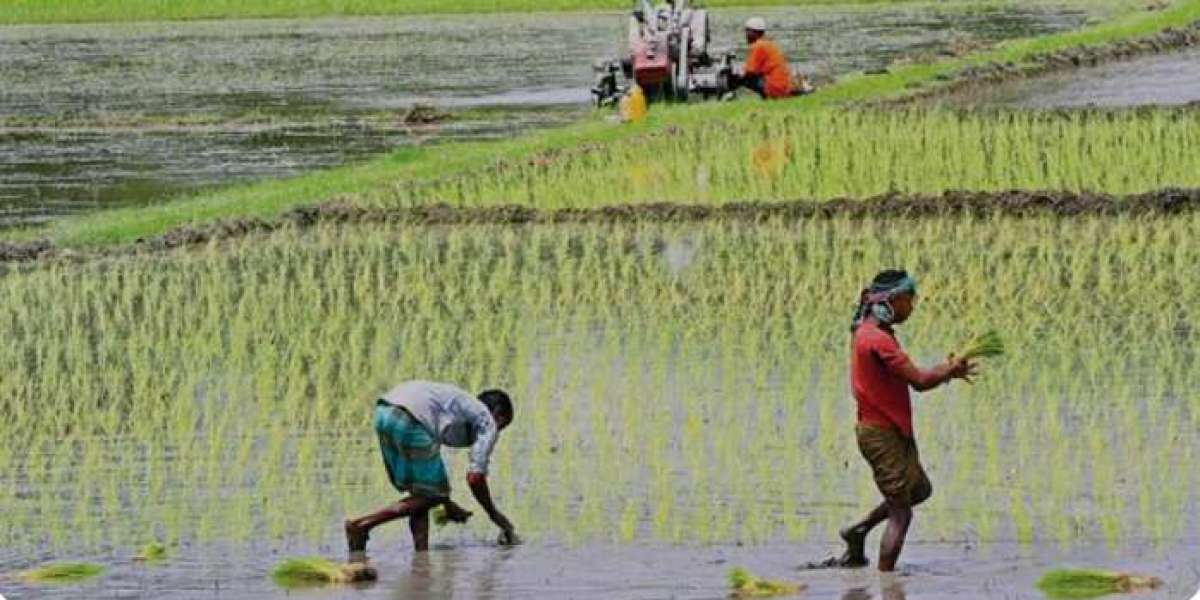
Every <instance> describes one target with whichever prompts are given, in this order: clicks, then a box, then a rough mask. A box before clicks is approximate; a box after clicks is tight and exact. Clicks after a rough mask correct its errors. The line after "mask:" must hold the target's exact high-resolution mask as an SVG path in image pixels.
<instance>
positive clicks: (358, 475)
mask: <svg viewBox="0 0 1200 600" xmlns="http://www.w3.org/2000/svg"><path fill="white" fill-rule="evenodd" d="M1198 232H1200V220H1198V219H1197V218H1196V217H1194V216H1187V217H1175V218H1171V219H1157V218H1155V219H1152V218H1145V219H1127V218H1090V217H1089V218H1078V219H1073V220H1060V219H1053V218H1039V219H1010V218H990V219H981V220H970V219H951V218H944V219H925V220H919V221H911V222H908V223H906V224H905V227H904V228H899V229H898V228H896V227H894V224H893V223H891V222H887V221H872V220H866V221H849V220H833V221H811V222H800V223H768V224H762V225H757V226H750V225H737V224H699V225H690V226H658V225H651V224H645V225H630V226H612V227H609V226H596V227H534V228H511V229H509V228H494V227H479V228H475V227H470V228H463V229H462V230H456V231H452V232H430V231H407V232H395V231H389V230H386V229H381V228H370V227H368V228H358V229H353V230H347V231H338V230H332V229H330V230H319V231H317V232H315V233H312V234H311V235H298V234H294V233H281V234H278V235H276V236H273V237H271V238H270V239H267V240H256V241H254V242H247V243H245V244H235V245H233V246H232V247H214V248H211V249H208V250H203V251H198V252H193V253H185V254H177V255H172V256H166V257H159V258H151V259H137V260H126V261H121V262H98V263H92V264H86V265H47V266H43V267H39V268H36V269H33V270H31V271H27V272H23V273H13V274H9V275H7V276H6V277H5V278H4V279H3V280H0V300H2V301H3V302H4V305H5V306H7V307H10V310H9V311H8V314H7V316H6V317H4V318H0V335H3V336H4V338H5V339H7V340H10V341H11V343H9V344H6V345H5V346H4V347H3V348H0V372H3V373H5V374H6V375H5V377H4V378H3V379H2V380H0V386H2V387H3V393H4V395H5V398H6V399H7V401H6V402H5V403H4V404H3V405H2V408H0V413H2V416H3V418H2V419H0V434H2V435H4V436H5V438H6V439H8V440H12V442H13V443H12V444H10V445H9V447H8V449H6V451H5V454H4V458H3V459H2V461H0V466H2V467H3V470H0V482H2V483H3V485H0V510H2V511H3V512H4V514H5V515H6V522H7V523H10V526H9V527H8V528H5V529H4V530H0V538H2V541H3V542H4V543H5V544H7V545H6V547H14V548H43V547H50V548H55V549H66V548H68V547H70V548H72V549H78V548H88V547H90V548H99V547H104V546H105V545H112V544H125V545H134V544H137V543H140V542H141V541H143V540H144V539H145V538H144V536H145V535H147V532H152V533H153V534H154V535H156V536H157V537H159V538H160V539H162V540H164V541H165V542H167V543H175V542H178V541H181V540H234V541H247V542H248V541H250V540H251V539H254V538H261V537H266V538H268V539H277V540H288V539H297V538H298V539H305V540H313V541H322V542H324V541H330V540H334V541H336V540H337V527H336V525H337V523H339V522H340V518H341V517H342V516H343V515H345V514H346V513H353V512H358V511H361V510H363V509H366V508H368V507H372V506H374V505H377V504H379V503H380V502H381V501H384V500H386V499H388V498H390V497H392V495H393V493H394V492H392V491H391V490H390V489H389V486H388V485H387V483H386V478H384V477H383V475H382V472H381V468H380V466H379V456H378V450H377V448H376V446H375V438H374V434H373V432H372V431H371V429H370V407H371V404H372V401H373V399H374V397H375V395H377V394H378V393H379V392H381V391H383V390H385V389H386V388H387V387H388V386H389V385H391V384H393V383H395V382H396V381H398V380H400V379H404V378H408V377H433V378H437V379H445V380H449V381H455V382H460V383H462V384H464V385H466V386H467V387H469V388H471V389H480V388H481V387H483V386H484V385H499V386H502V387H506V388H509V389H510V390H512V391H513V393H514V395H515V396H516V398H517V402H518V416H517V419H518V420H517V423H516V425H514V428H513V429H512V430H511V431H509V432H506V433H505V434H504V436H502V439H503V441H502V443H501V444H500V446H499V448H498V452H497V456H496V458H495V460H496V477H495V479H496V482H497V495H498V496H499V497H500V502H501V505H502V506H503V507H504V508H505V510H506V511H507V512H509V513H510V516H511V517H512V518H513V520H514V521H515V522H516V523H517V524H518V526H519V527H520V528H521V530H522V532H523V533H527V534H529V535H528V537H530V538H531V539H538V538H551V539H562V540H564V541H566V542H568V543H586V542H588V541H592V540H597V539H600V540H608V541H616V542H618V543H622V542H632V541H635V540H639V539H654V540H662V541H669V542H682V541H700V542H704V543H724V542H729V541H732V540H738V541H746V542H749V543H756V542H764V541H770V540H774V539H779V538H781V537H782V538H786V539H792V540H804V539H811V538H822V539H823V538H826V537H829V536H830V535H831V534H832V532H833V531H834V530H835V528H836V527H837V525H838V524H840V523H842V522H843V521H844V520H845V519H846V518H848V517H849V516H852V515H847V514H846V512H845V510H846V509H844V508H842V505H843V504H844V503H845V501H846V499H847V498H857V499H858V500H859V501H860V503H861V504H862V505H863V506H866V505H867V504H868V503H870V502H871V501H872V500H873V499H874V498H875V496H876V492H875V491H874V489H873V486H872V484H871V481H870V478H869V474H868V473H867V471H866V468H865V467H864V466H863V465H861V464H860V463H861V459H860V458H859V457H858V454H857V450H856V449H855V447H854V445H853V440H852V424H853V414H854V410H853V403H852V402H851V401H850V400H849V395H848V391H847V389H846V388H847V386H846V355H845V352H846V344H847V339H848V334H847V331H846V327H847V323H846V319H847V315H848V312H849V309H850V304H851V300H852V299H853V298H854V297H855V296H856V294H857V291H858V289H859V287H860V286H861V285H862V282H863V281H865V280H866V279H867V278H868V277H869V276H870V275H871V274H872V273H873V272H874V271H875V270H876V269H878V268H880V267H881V266H887V265H905V266H907V267H908V268H910V269H912V270H913V271H915V272H916V273H918V274H919V276H920V277H921V278H922V288H923V298H922V300H921V305H920V310H919V312H918V313H917V315H916V317H915V318H914V320H913V322H912V323H911V324H909V325H907V326H905V327H904V328H902V330H901V331H902V336H903V338H904V340H905V343H906V345H907V346H908V347H909V348H910V350H911V351H912V352H913V354H914V356H916V357H917V358H918V359H920V360H922V361H926V362H927V361H931V360H936V359H938V358H940V357H941V356H943V355H944V354H945V353H947V352H949V351H951V350H952V349H954V348H955V347H957V346H959V344H960V343H961V342H962V341H963V340H965V339H968V338H969V337H970V336H971V335H973V334H975V333H978V332H980V331H983V330H985V328H988V327H995V328H996V329H997V330H999V331H1003V332H1005V338H1006V339H1005V342H1006V344H1007V345H1008V352H1009V353H1010V355H1012V356H1013V357H1014V358H1012V359H1007V360H1000V361H995V362H991V363H989V364H988V365H987V366H986V367H985V369H986V371H985V373H984V375H983V376H982V378H981V379H980V381H978V382H977V384H976V385H975V386H970V387H966V386H954V387H952V388H950V389H949V390H946V391H942V392H938V393H936V394H931V395H929V396H928V397H925V398H922V399H921V400H919V401H918V408H917V414H918V436H919V439H920V440H921V444H922V454H923V457H925V460H926V462H927V463H928V466H929V469H930V472H931V475H932V477H933V479H934V481H935V486H936V488H937V490H938V492H937V496H935V498H934V500H933V501H932V502H930V503H929V504H928V505H927V506H925V507H923V508H922V519H921V520H920V521H919V525H918V533H917V535H918V536H919V535H922V534H924V533H926V532H927V533H929V534H930V535H938V536H951V535H963V534H970V535H976V536H978V537H979V538H980V539H981V540H983V541H986V540H993V539H1006V538H1009V537H1012V536H1015V537H1017V538H1019V539H1021V540H1023V541H1026V542H1034V541H1038V540H1056V541H1058V542H1059V543H1062V544H1064V545H1070V544H1073V543H1076V542H1078V541H1080V540H1088V539H1094V538H1095V537H1096V535H1101V536H1102V537H1104V538H1106V539H1107V540H1108V541H1109V543H1110V544H1113V545H1114V546H1116V545H1120V544H1122V543H1124V542H1126V541H1128V540H1140V539H1153V540H1157V541H1160V542H1163V543H1167V542H1170V541H1171V540H1172V539H1182V538H1184V537H1186V536H1187V531H1186V527H1185V525H1186V523H1187V522H1188V521H1187V516H1186V515H1188V514H1189V512H1190V510H1191V508H1190V507H1194V505H1195V501H1196V497H1195V493H1194V491H1193V490H1194V487H1195V486H1194V485H1192V484H1193V483H1194V481H1192V480H1194V478H1195V475H1194V474H1192V473H1180V472H1178V470H1175V471H1174V472H1173V475H1172V476H1173V477H1175V478H1178V477H1183V478H1184V481H1176V482H1174V483H1175V484H1173V485H1164V479H1163V478H1164V477H1165V473H1167V472H1168V471H1170V469H1168V468H1165V467H1164V465H1170V464H1182V463H1178V462H1175V461H1180V460H1186V459H1187V458H1188V457H1191V456H1193V455H1194V453H1195V450H1196V448H1195V440H1194V437H1193V436H1187V435H1185V432H1187V431H1193V430H1194V428H1195V426H1196V424H1197V423H1200V416H1198V415H1200V397H1198V396H1197V395H1196V393H1195V391H1194V390H1196V389H1198V388H1197V385H1196V384H1197V383H1200V382H1198V381H1197V377H1198V375H1197V371H1196V369H1195V368H1194V367H1195V352H1194V335H1195V333H1194V332H1193V331H1192V329H1191V325H1190V323H1191V322H1193V321H1195V318H1196V316H1197V315H1195V311H1196V306H1198V305H1200V304H1197V303H1196V302H1195V299H1196V298H1197V294H1198V292H1200V290H1198V289H1197V287H1196V286H1197V284H1196V283H1195V281H1194V278H1192V277H1190V276H1189V273H1190V271H1189V268H1190V266H1191V265H1194V264H1195V263H1196V261H1197V259H1200V256H1198V255H1197V252H1198V249H1197V248H1196V247H1195V245H1194V244H1186V243H1180V241H1181V240H1187V239H1192V238H1194V236H1195V235H1196V234H1197V233H1198ZM682 247H687V248H691V249H692V251H693V253H692V254H691V256H690V258H688V259H687V260H677V258H678V256H679V255H680V252H679V251H678V250H679V248H682ZM684 254H686V253H684ZM1114 344H1119V346H1120V348H1121V351H1120V352H1114V351H1112V348H1113V345H1114ZM1015 357H1019V358H1015ZM449 456H450V457H451V466H452V468H453V469H455V471H454V472H455V486H456V488H457V489H458V491H457V492H456V493H457V494H460V495H464V496H465V490H463V487H462V485H461V484H460V483H458V481H459V480H460V478H461V472H462V466H463V465H462V461H463V457H462V456H461V454H455V453H450V454H449ZM1048 458H1050V459H1053V461H1054V464H1055V465H1059V466H1057V467H1056V468H1054V469H1046V468H1043V466H1044V465H1045V464H1046V461H1047V459H1048ZM274 498H287V499H288V502H287V503H286V510H285V508H284V507H285V504H283V503H279V502H272V501H271V499H274ZM998 498H999V499H1002V500H1003V502H1002V503H1001V504H1000V506H1001V509H1000V510H998V511H997V510H995V507H996V506H997V503H996V500H997V499H998ZM264 499H267V500H266V501H265V502H264ZM464 500H465V497H464ZM746 507H752V508H751V509H747V508H746ZM298 513H299V514H305V515H309V516H310V518H306V519H304V520H302V522H297V521H296V519H295V518H294V515H295V514H298ZM608 515H616V518H617V521H618V524H617V526H616V527H615V528H614V527H613V526H612V524H611V523H610V520H609V518H608ZM925 515H929V518H925ZM1130 517H1133V518H1130ZM484 521H485V520H483V519H476V520H473V522H472V523H470V524H469V525H467V526H465V527H464V528H461V529H459V528H454V530H452V531H446V532H439V534H438V535H447V536H466V537H483V536H487V537H490V536H491V534H492V533H493V532H491V531H490V526H489V525H488V524H487V523H486V522H484ZM925 528H928V529H925ZM1097 532H1099V534H1098V533H1097Z"/></svg>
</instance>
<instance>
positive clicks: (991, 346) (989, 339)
mask: <svg viewBox="0 0 1200 600" xmlns="http://www.w3.org/2000/svg"><path fill="white" fill-rule="evenodd" d="M954 355H955V356H957V357H959V358H965V359H972V358H983V357H986V358H991V357H994V356H1003V355H1004V340H1002V339H1000V334H999V333H997V332H996V330H994V329H992V330H988V331H986V332H984V333H981V334H979V335H976V336H975V337H973V338H971V339H970V340H968V341H967V342H966V344H964V346H963V349H962V350H961V351H959V352H956V353H955V354H954Z"/></svg>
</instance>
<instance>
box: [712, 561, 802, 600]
mask: <svg viewBox="0 0 1200 600" xmlns="http://www.w3.org/2000/svg"><path fill="white" fill-rule="evenodd" d="M729 587H730V588H732V589H733V592H732V593H730V594H729V596H730V597H731V598H776V597H779V596H793V595H796V594H799V593H800V592H801V590H803V589H804V586H803V585H800V584H796V583H790V582H786V581H772V580H769V579H761V578H759V577H755V576H754V575H751V574H750V573H749V572H748V571H746V570H745V569H743V568H741V567H734V568H733V569H731V570H730V571H729Z"/></svg>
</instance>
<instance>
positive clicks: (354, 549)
mask: <svg viewBox="0 0 1200 600" xmlns="http://www.w3.org/2000/svg"><path fill="white" fill-rule="evenodd" d="M342 527H343V528H344V529H345V530H346V546H347V548H348V549H349V551H350V559H349V560H348V561H347V562H350V563H365V562H367V538H368V537H370V536H369V535H368V534H367V532H365V531H363V530H362V529H360V528H358V527H357V526H355V525H354V521H351V520H350V519H346V521H345V522H344V523H343V524H342Z"/></svg>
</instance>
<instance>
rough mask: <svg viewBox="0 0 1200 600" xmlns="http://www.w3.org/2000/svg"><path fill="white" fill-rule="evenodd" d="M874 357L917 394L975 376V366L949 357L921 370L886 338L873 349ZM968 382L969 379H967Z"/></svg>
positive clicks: (893, 342) (895, 344)
mask: <svg viewBox="0 0 1200 600" xmlns="http://www.w3.org/2000/svg"><path fill="white" fill-rule="evenodd" d="M875 355H876V356H878V357H879V360H880V361H882V362H883V364H884V365H885V366H886V367H887V369H888V371H891V372H892V374H894V375H896V376H898V377H900V378H902V379H904V380H905V381H907V382H908V384H909V385H911V386H912V387H913V389H915V390H917V391H918V392H924V391H928V390H932V389H933V388H936V387H937V386H939V385H942V384H944V383H946V382H948V381H950V380H952V379H955V378H961V379H968V378H969V377H970V376H971V375H974V374H975V365H974V364H973V363H970V362H968V361H965V360H961V359H955V358H954V357H951V358H950V360H947V361H946V362H944V363H941V364H939V365H937V366H935V367H933V368H930V369H922V368H920V367H918V366H917V365H916V364H914V363H913V361H912V359H911V358H909V357H908V355H907V354H905V353H904V350H902V349H901V348H900V344H898V343H896V341H895V340H893V339H891V338H888V339H887V340H885V341H884V342H883V343H881V344H880V346H879V347H878V348H876V349H875ZM968 381H969V379H968Z"/></svg>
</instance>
